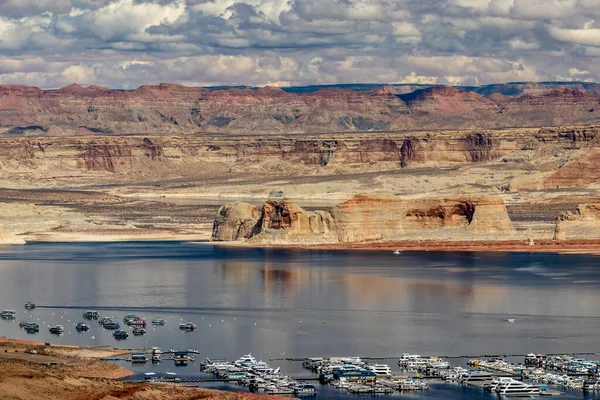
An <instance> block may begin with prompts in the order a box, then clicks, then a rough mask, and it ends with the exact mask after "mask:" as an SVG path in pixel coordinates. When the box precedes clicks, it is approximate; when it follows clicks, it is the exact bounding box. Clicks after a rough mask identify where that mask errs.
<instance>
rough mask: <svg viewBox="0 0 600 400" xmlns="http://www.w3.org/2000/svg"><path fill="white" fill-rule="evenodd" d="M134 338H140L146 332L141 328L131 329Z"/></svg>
mask: <svg viewBox="0 0 600 400" xmlns="http://www.w3.org/2000/svg"><path fill="white" fill-rule="evenodd" d="M132 333H133V334H134V335H135V336H142V335H145V334H146V330H145V329H144V328H142V327H139V326H136V327H135V328H133V332H132Z"/></svg>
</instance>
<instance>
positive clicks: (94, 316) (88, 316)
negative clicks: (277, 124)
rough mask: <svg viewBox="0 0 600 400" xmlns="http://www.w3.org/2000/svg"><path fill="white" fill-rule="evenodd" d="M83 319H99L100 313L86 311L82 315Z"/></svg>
mask: <svg viewBox="0 0 600 400" xmlns="http://www.w3.org/2000/svg"><path fill="white" fill-rule="evenodd" d="M83 318H85V319H98V318H100V313H99V312H98V311H93V310H87V311H86V312H84V313H83Z"/></svg>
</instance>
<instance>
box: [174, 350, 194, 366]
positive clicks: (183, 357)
mask: <svg viewBox="0 0 600 400" xmlns="http://www.w3.org/2000/svg"><path fill="white" fill-rule="evenodd" d="M173 361H175V365H176V366H186V365H188V362H189V361H190V356H189V355H188V352H187V351H186V350H178V351H176V352H175V354H174V356H173Z"/></svg>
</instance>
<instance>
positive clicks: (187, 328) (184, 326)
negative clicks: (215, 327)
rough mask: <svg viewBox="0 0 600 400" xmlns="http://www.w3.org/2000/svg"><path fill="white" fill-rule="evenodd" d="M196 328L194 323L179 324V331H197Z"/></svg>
mask: <svg viewBox="0 0 600 400" xmlns="http://www.w3.org/2000/svg"><path fill="white" fill-rule="evenodd" d="M196 328H197V326H196V324H194V323H193V322H185V323H181V324H179V329H181V330H182V331H194V330H196Z"/></svg>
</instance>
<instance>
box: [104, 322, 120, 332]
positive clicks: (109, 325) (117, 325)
mask: <svg viewBox="0 0 600 400" xmlns="http://www.w3.org/2000/svg"><path fill="white" fill-rule="evenodd" d="M102 326H103V327H104V329H110V330H115V329H120V328H121V324H120V323H118V322H107V323H105V324H104V325H102Z"/></svg>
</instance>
